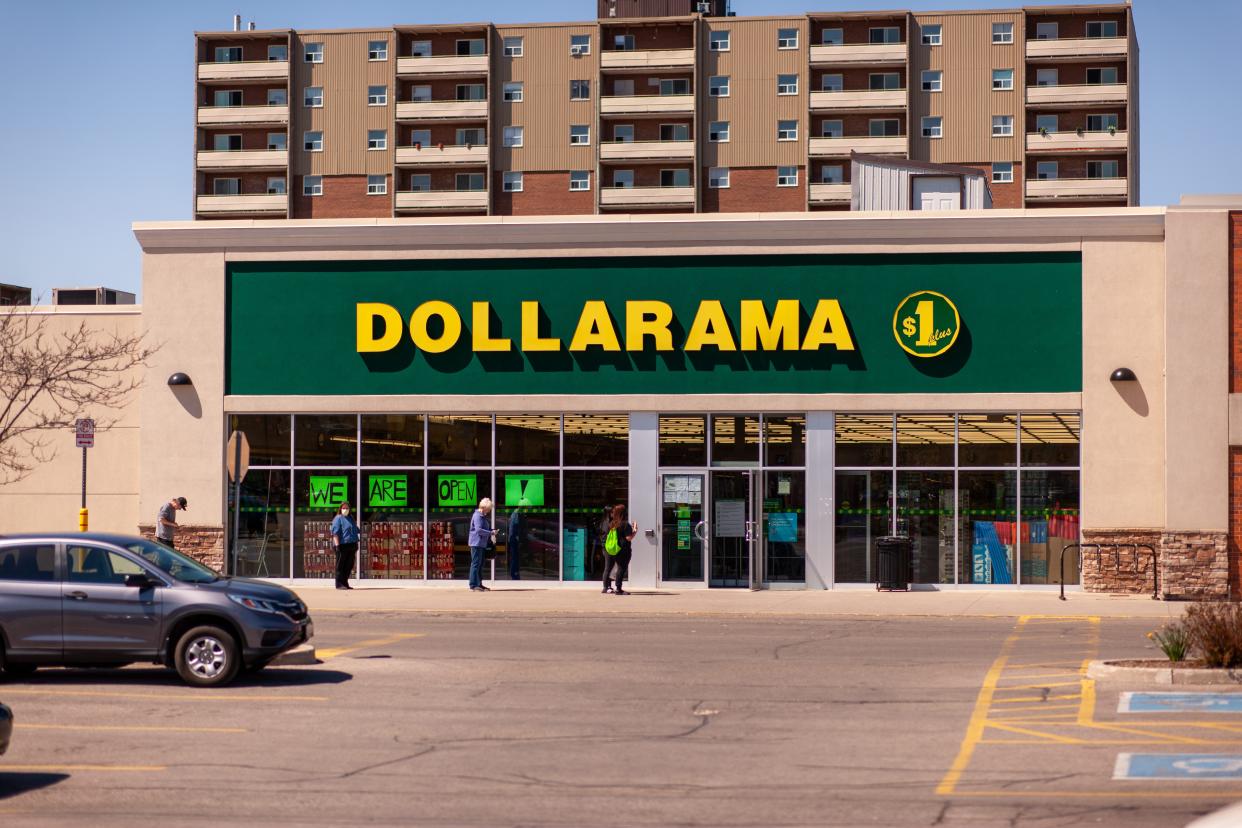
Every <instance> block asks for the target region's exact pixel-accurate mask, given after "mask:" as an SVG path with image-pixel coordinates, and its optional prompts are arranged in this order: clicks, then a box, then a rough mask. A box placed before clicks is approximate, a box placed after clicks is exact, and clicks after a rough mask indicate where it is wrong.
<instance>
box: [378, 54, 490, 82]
mask: <svg viewBox="0 0 1242 828" xmlns="http://www.w3.org/2000/svg"><path fill="white" fill-rule="evenodd" d="M486 74H487V55H431V56H428V57H399V58H397V77H407V76H410V75H425V76H427V75H430V76H434V75H441V76H444V75H486Z"/></svg>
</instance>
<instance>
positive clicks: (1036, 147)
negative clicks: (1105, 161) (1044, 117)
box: [1026, 129, 1129, 154]
mask: <svg viewBox="0 0 1242 828" xmlns="http://www.w3.org/2000/svg"><path fill="white" fill-rule="evenodd" d="M1128 145H1129V141H1128V136H1127V135H1126V132H1125V131H1124V130H1120V129H1119V130H1117V131H1116V132H1115V133H1111V134H1110V133H1108V132H1047V133H1040V132H1028V133H1027V135H1026V151H1027V152H1029V153H1032V154H1037V153H1056V152H1081V151H1090V150H1109V151H1112V152H1125V151H1126V147H1127V146H1128Z"/></svg>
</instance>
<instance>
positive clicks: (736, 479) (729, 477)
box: [707, 470, 763, 588]
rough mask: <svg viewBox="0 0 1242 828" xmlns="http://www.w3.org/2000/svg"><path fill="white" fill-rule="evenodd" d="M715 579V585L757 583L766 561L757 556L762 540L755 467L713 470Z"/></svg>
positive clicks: (712, 583) (711, 534)
mask: <svg viewBox="0 0 1242 828" xmlns="http://www.w3.org/2000/svg"><path fill="white" fill-rule="evenodd" d="M711 482H712V485H711V515H712V518H713V520H711V521H709V522H708V533H707V534H708V536H709V537H710V538H711V547H710V553H711V554H710V558H711V570H710V572H711V580H710V581H709V582H708V585H709V586H713V587H734V588H737V587H741V588H750V587H757V586H758V584H757V583H753V582H752V575H753V576H754V577H755V578H758V577H759V576H760V574H761V573H762V572H763V567H762V565H761V564H760V563H759V562H758V561H756V560H755V557H756V555H757V554H758V547H759V544H758V543H757V538H756V531H755V527H756V521H755V491H754V484H755V473H754V472H751V471H732V470H730V471H713V472H712V473H711Z"/></svg>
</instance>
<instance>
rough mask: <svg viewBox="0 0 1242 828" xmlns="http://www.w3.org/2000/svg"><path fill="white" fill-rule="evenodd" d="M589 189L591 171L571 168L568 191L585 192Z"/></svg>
mask: <svg viewBox="0 0 1242 828" xmlns="http://www.w3.org/2000/svg"><path fill="white" fill-rule="evenodd" d="M589 189H591V173H590V171H589V170H572V171H570V173H569V191H570V192H571V193H581V192H586V191H587V190H589Z"/></svg>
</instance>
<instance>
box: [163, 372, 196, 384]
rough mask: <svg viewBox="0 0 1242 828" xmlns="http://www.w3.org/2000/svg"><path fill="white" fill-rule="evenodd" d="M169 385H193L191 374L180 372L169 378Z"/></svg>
mask: <svg viewBox="0 0 1242 828" xmlns="http://www.w3.org/2000/svg"><path fill="white" fill-rule="evenodd" d="M168 384H169V385H193V384H194V383H193V382H192V381H191V380H190V375H189V374H183V373H181V372H180V371H178V372H177V373H175V374H173V375H172V376H171V377H169V378H168Z"/></svg>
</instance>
